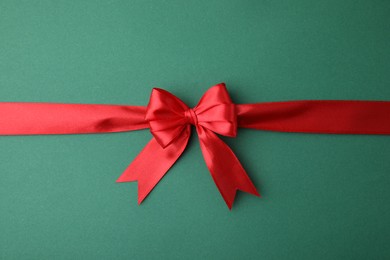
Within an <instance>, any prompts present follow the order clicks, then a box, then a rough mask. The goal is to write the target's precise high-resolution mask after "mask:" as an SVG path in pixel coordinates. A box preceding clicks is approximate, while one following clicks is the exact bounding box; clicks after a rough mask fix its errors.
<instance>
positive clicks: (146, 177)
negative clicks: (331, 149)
mask: <svg viewBox="0 0 390 260" xmlns="http://www.w3.org/2000/svg"><path fill="white" fill-rule="evenodd" d="M191 125H194V126H195V128H196V131H197V134H198V137H199V142H200V147H201V150H202V153H203V156H204V159H205V162H206V165H207V167H208V168H209V170H210V173H211V176H212V178H213V180H214V182H215V183H216V185H217V187H218V189H219V191H220V193H221V195H222V197H223V199H224V200H225V202H226V204H227V205H228V207H229V208H231V207H232V205H233V201H234V197H235V194H236V191H237V190H242V191H244V192H248V193H251V194H253V195H259V194H258V192H257V190H256V188H255V186H254V185H253V184H252V182H251V180H250V179H249V177H248V175H247V174H246V172H245V170H244V169H243V167H242V166H241V164H240V162H239V161H238V159H237V157H236V156H235V155H234V153H233V152H232V150H231V149H230V148H229V147H228V146H227V145H226V144H225V143H224V142H223V141H222V140H221V139H219V138H218V136H217V135H216V134H220V135H224V136H229V137H235V136H236V134H237V127H243V128H252V129H257V130H269V131H279V132H302V133H320V134H386V135H388V134H390V102H388V101H346V100H302V101H286V102H267V103H256V104H239V105H235V104H233V103H232V101H231V99H230V97H229V95H228V92H227V90H226V87H225V85H224V84H223V83H221V84H218V85H216V86H213V87H211V88H210V89H209V90H208V91H207V92H206V93H205V94H204V95H203V97H202V98H201V100H200V101H199V103H198V105H197V106H196V107H195V108H193V109H190V108H189V107H188V106H187V105H186V104H184V103H183V102H182V101H181V100H180V99H178V98H177V97H176V96H174V95H172V94H171V93H169V92H167V91H165V90H162V89H157V88H155V89H153V91H152V94H151V97H150V101H149V104H148V106H147V107H142V106H121V105H92V104H90V105H89V104H57V103H17V102H12V103H0V135H36V134H83V133H107V132H122V131H132V130H138V129H144V128H150V131H151V133H152V135H153V138H152V140H151V141H150V142H149V143H148V144H147V145H146V146H145V148H144V149H143V150H142V151H141V153H140V154H139V155H138V156H137V157H136V158H135V159H134V161H133V162H132V163H131V164H130V166H129V167H128V168H127V169H126V170H125V172H124V173H123V174H122V175H121V176H120V178H119V179H118V182H126V181H138V202H139V203H141V202H142V201H143V200H144V199H145V197H146V196H147V195H148V194H149V192H150V191H151V190H152V189H153V188H154V187H155V186H156V184H157V183H158V182H159V181H160V180H161V178H162V177H163V176H164V175H165V173H166V172H167V171H168V170H169V168H170V167H171V166H172V165H173V164H174V163H175V162H176V160H177V159H178V158H179V157H180V155H181V154H182V153H183V151H184V149H185V148H186V146H187V143H188V139H189V136H190V133H191Z"/></svg>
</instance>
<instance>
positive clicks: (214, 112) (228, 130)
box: [194, 83, 237, 137]
mask: <svg viewBox="0 0 390 260" xmlns="http://www.w3.org/2000/svg"><path fill="white" fill-rule="evenodd" d="M194 111H195V113H196V115H197V118H198V121H199V125H201V126H203V127H205V128H207V129H209V130H211V131H213V132H215V133H217V134H220V135H225V136H230V137H235V136H236V135H237V114H236V111H235V105H234V103H233V102H232V100H231V99H230V96H229V93H228V91H227V89H226V86H225V84H224V83H220V84H217V85H215V86H213V87H211V88H210V89H209V90H207V91H206V93H205V94H204V95H203V97H202V98H201V99H200V101H199V103H198V105H197V106H196V107H195V108H194Z"/></svg>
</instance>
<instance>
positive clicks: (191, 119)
mask: <svg viewBox="0 0 390 260" xmlns="http://www.w3.org/2000/svg"><path fill="white" fill-rule="evenodd" d="M184 116H185V117H186V118H187V120H188V123H190V124H191V125H194V126H196V125H197V124H198V117H197V116H196V114H195V112H194V110H193V109H191V108H190V109H187V110H186V111H185V112H184Z"/></svg>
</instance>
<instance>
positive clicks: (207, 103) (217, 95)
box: [118, 83, 260, 209]
mask: <svg viewBox="0 0 390 260" xmlns="http://www.w3.org/2000/svg"><path fill="white" fill-rule="evenodd" d="M145 119H146V120H147V121H148V122H149V126H150V131H151V133H152V134H153V137H154V138H153V139H152V140H151V141H150V142H149V143H148V144H147V145H146V147H145V148H144V149H143V150H142V152H141V153H140V154H139V155H138V156H137V158H136V159H135V160H134V161H133V162H132V163H131V164H130V166H129V167H128V168H127V169H126V170H125V172H124V173H123V174H122V175H121V176H120V177H119V179H118V182H127V181H138V203H141V202H142V201H143V200H144V199H145V198H146V196H147V195H148V194H149V192H150V191H151V190H152V189H153V188H154V187H155V186H156V184H157V183H158V182H159V181H160V180H161V178H162V177H163V176H164V175H165V173H166V172H167V171H168V170H169V168H170V167H171V166H172V165H173V164H174V163H175V161H176V160H177V159H178V158H179V157H180V155H181V154H182V152H183V151H184V149H185V147H186V146H187V142H188V139H189V137H190V132H191V125H194V126H195V127H196V131H197V133H198V136H199V141H200V147H201V149H202V153H203V157H204V159H205V161H206V165H207V167H208V168H209V170H210V173H211V176H212V177H213V180H214V182H215V184H216V185H217V187H218V189H219V191H220V193H221V195H222V197H223V199H224V200H225V202H226V204H227V206H228V207H229V209H231V208H232V205H233V202H234V198H235V195H236V191H237V190H241V191H244V192H248V193H251V194H253V195H256V196H260V195H259V193H258V192H257V190H256V188H255V186H254V185H253V183H252V182H251V180H250V179H249V177H248V175H247V174H246V172H245V170H244V168H243V167H242V166H241V163H240V161H239V160H238V159H237V157H236V156H235V155H234V153H233V151H232V150H231V149H230V148H229V147H228V146H227V145H226V144H225V143H224V142H223V141H222V140H221V139H219V138H218V136H217V135H216V134H215V133H217V134H220V135H224V136H230V137H235V136H236V135H237V113H236V107H235V104H234V103H233V102H232V101H231V99H230V97H229V94H228V91H227V89H226V87H225V84H223V83H221V84H218V85H216V86H214V87H211V88H210V89H209V90H208V91H206V93H205V94H204V95H203V97H202V98H201V99H200V101H199V103H198V105H197V106H196V107H195V108H193V109H191V108H189V107H188V106H187V105H186V104H184V103H183V101H181V100H180V99H179V98H177V97H176V96H174V95H173V94H171V93H169V92H168V91H165V90H163V89H158V88H154V89H153V91H152V94H151V97H150V101H149V104H148V107H147V110H146V117H145Z"/></svg>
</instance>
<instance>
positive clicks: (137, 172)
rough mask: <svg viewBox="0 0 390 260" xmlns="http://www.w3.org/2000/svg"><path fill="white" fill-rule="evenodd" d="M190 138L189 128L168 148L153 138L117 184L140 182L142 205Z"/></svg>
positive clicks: (139, 196) (139, 194) (140, 200)
mask: <svg viewBox="0 0 390 260" xmlns="http://www.w3.org/2000/svg"><path fill="white" fill-rule="evenodd" d="M189 136H190V128H189V127H187V128H185V129H184V130H183V133H182V134H181V135H180V136H179V137H178V138H176V139H175V140H174V142H172V143H171V144H170V145H168V146H167V147H166V148H162V147H161V145H160V144H159V143H158V142H157V141H156V139H155V138H153V139H152V140H150V142H149V143H148V144H147V145H146V146H145V147H144V149H143V150H142V151H141V153H139V154H138V156H137V157H136V158H135V159H134V161H133V162H132V163H131V164H130V165H129V166H128V167H127V169H126V170H125V171H124V172H123V174H122V175H121V176H120V177H119V178H118V180H117V182H130V181H138V204H141V202H142V201H143V200H144V199H145V198H146V197H147V196H148V194H149V193H150V192H151V191H152V190H153V188H154V187H155V186H156V185H157V183H158V182H159V181H160V180H161V179H162V177H164V175H165V174H166V173H167V172H168V170H169V169H170V168H171V167H172V165H173V164H174V163H175V162H176V160H177V159H178V158H179V157H180V155H181V154H182V153H183V151H184V149H185V147H186V146H187V143H188V139H189Z"/></svg>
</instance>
